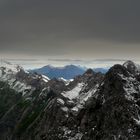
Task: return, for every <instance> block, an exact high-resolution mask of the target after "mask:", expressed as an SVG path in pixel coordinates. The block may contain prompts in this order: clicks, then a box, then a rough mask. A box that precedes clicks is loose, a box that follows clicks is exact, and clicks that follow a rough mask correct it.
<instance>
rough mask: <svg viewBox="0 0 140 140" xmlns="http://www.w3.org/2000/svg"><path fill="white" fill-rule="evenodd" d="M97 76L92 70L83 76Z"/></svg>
mask: <svg viewBox="0 0 140 140" xmlns="http://www.w3.org/2000/svg"><path fill="white" fill-rule="evenodd" d="M94 74H95V72H94V71H93V70H92V69H88V70H87V71H86V72H85V73H84V74H83V75H84V76H88V77H91V76H93V75H94Z"/></svg>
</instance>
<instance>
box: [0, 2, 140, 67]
mask: <svg viewBox="0 0 140 140" xmlns="http://www.w3.org/2000/svg"><path fill="white" fill-rule="evenodd" d="M139 53H140V0H0V56H1V57H2V58H7V59H18V60H19V59H20V60H22V62H23V59H35V60H36V59H37V60H39V63H41V62H40V60H44V62H43V65H44V63H52V62H55V63H57V65H59V64H60V65H62V64H65V63H66V62H67V63H68V62H70V63H77V62H80V64H81V63H82V62H81V61H83V62H85V64H87V61H88V63H90V62H91V61H92V60H97V59H98V60H99V59H100V60H102V59H105V60H108V59H113V60H118V59H119V60H126V59H132V60H136V61H139V60H140V55H139ZM50 60H51V61H50ZM55 60H56V61H55ZM63 60H64V61H65V63H64V61H63ZM67 60H68V61H67ZM70 60H71V61H70ZM77 60H78V61H77ZM25 62H26V61H24V63H25ZM30 62H33V61H30ZM101 62H102V61H100V63H101ZM114 62H115V61H114ZM103 63H104V62H103ZM90 64H91V63H90Z"/></svg>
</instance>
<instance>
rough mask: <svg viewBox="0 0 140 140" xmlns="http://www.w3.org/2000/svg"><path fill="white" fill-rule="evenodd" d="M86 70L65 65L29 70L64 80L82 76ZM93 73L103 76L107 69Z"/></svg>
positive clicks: (98, 69)
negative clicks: (99, 73)
mask: <svg viewBox="0 0 140 140" xmlns="http://www.w3.org/2000/svg"><path fill="white" fill-rule="evenodd" d="M87 69H88V68H86V67H81V66H75V65H67V66H64V67H54V66H51V65H47V66H44V67H42V68H39V69H34V70H30V72H37V73H39V74H43V75H46V76H48V77H49V78H50V79H52V78H61V77H62V78H64V79H67V80H69V79H73V78H74V77H75V76H77V75H82V74H83V73H84V72H85V71H86V70H87ZM93 71H95V72H101V73H103V74H105V73H106V72H107V71H108V69H105V68H95V69H93Z"/></svg>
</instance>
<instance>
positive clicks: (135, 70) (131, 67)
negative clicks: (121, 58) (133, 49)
mask: <svg viewBox="0 0 140 140" xmlns="http://www.w3.org/2000/svg"><path fill="white" fill-rule="evenodd" d="M123 66H124V67H125V68H127V70H128V71H129V72H130V73H132V74H137V73H138V72H139V70H140V66H139V65H137V64H135V63H134V62H133V61H131V60H128V61H126V62H125V63H124V64H123Z"/></svg>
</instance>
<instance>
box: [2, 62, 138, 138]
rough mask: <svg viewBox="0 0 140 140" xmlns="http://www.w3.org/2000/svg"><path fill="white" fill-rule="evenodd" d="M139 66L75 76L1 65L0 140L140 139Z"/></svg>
mask: <svg viewBox="0 0 140 140" xmlns="http://www.w3.org/2000/svg"><path fill="white" fill-rule="evenodd" d="M139 67H140V66H139V65H137V64H135V63H134V62H132V61H127V62H125V63H124V64H123V65H119V64H116V65H114V66H113V67H111V68H110V69H109V71H108V72H107V73H106V74H102V73H96V72H94V71H93V70H92V69H88V70H87V71H86V72H84V73H83V74H82V75H78V76H76V77H74V78H73V80H66V79H64V78H62V77H61V78H58V79H57V78H53V79H48V77H45V76H42V75H38V74H36V73H35V74H32V73H28V72H26V71H24V69H23V68H21V67H19V66H18V67H16V68H14V69H13V68H8V67H7V66H5V67H1V68H0V70H1V74H0V77H1V78H0V139H2V140H140V129H139V128H140V69H139ZM44 78H45V80H44ZM17 85H18V86H17Z"/></svg>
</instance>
